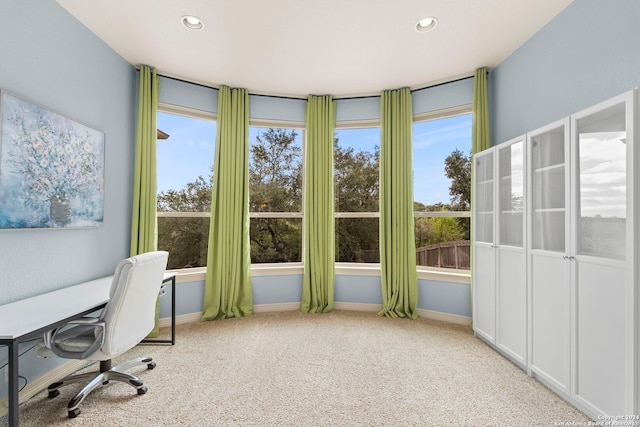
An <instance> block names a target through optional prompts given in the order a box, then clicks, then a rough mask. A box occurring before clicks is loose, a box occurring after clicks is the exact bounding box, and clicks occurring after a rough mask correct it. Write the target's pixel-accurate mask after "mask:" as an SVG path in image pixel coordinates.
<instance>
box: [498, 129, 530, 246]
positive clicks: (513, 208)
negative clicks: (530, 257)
mask: <svg viewBox="0 0 640 427" xmlns="http://www.w3.org/2000/svg"><path fill="white" fill-rule="evenodd" d="M498 153H499V154H498V171H499V172H498V174H499V181H498V188H499V190H498V198H499V200H498V204H499V217H498V221H499V224H500V225H499V230H498V231H499V238H498V242H499V244H500V245H508V246H516V247H519V248H521V247H522V244H523V237H524V233H523V225H524V224H523V209H524V141H518V142H515V143H513V144H509V145H508V146H506V147H501V148H500V149H499V151H498Z"/></svg>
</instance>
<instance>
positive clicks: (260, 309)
mask: <svg viewBox="0 0 640 427" xmlns="http://www.w3.org/2000/svg"><path fill="white" fill-rule="evenodd" d="M296 310H300V303H299V302H282V303H278V304H257V305H254V306H253V312H254V313H272V312H274V311H296Z"/></svg>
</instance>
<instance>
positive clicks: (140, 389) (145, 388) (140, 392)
mask: <svg viewBox="0 0 640 427" xmlns="http://www.w3.org/2000/svg"><path fill="white" fill-rule="evenodd" d="M147 390H149V389H148V388H147V386H142V387H140V388H139V389H138V394H145V393H146V392H147Z"/></svg>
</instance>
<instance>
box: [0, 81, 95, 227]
mask: <svg viewBox="0 0 640 427" xmlns="http://www.w3.org/2000/svg"><path fill="white" fill-rule="evenodd" d="M104 141H105V135H104V133H103V132H101V131H98V130H96V129H93V128H90V127H88V126H85V125H83V124H81V123H78V122H77V121H74V120H72V119H70V118H67V117H65V116H62V115H60V114H58V113H56V112H54V111H51V110H49V109H47V108H45V107H42V106H40V105H37V104H35V103H33V102H31V101H29V100H26V99H24V98H20V97H18V96H16V95H13V94H12V93H10V92H7V91H6V90H0V229H33V228H36V229H42V228H58V229H59V228H86V227H101V226H102V225H103V216H104V148H105V145H104Z"/></svg>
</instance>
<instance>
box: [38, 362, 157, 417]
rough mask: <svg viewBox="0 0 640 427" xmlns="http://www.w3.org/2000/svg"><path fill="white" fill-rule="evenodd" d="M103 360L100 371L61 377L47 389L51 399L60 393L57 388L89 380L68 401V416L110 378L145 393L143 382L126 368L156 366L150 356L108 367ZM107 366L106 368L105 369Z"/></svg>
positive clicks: (75, 413) (73, 415)
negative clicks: (143, 365)
mask: <svg viewBox="0 0 640 427" xmlns="http://www.w3.org/2000/svg"><path fill="white" fill-rule="evenodd" d="M103 363H104V362H100V372H87V373H84V374H77V375H72V376H69V377H66V378H63V379H62V380H61V381H59V382H56V383H53V384H51V385H50V386H49V387H48V388H47V390H48V391H49V398H50V399H53V398H54V397H56V396H58V395H59V394H60V391H59V389H60V388H62V387H64V386H66V385H68V384H73V383H78V382H86V381H88V380H90V382H89V383H88V384H87V385H86V386H84V388H83V389H82V390H80V392H79V393H78V394H76V396H75V397H74V398H73V399H71V400H70V401H69V404H68V405H67V410H68V414H69V418H75V417H77V416H78V415H80V404H81V403H82V401H83V400H84V399H85V398H86V397H87V396H88V395H89V393H91V392H92V391H93V390H95V389H97V388H99V387H102V386H103V385H106V384H108V383H109V381H110V380H114V381H120V382H124V383H127V384H129V385H130V386H132V387H134V388H135V389H136V390H137V392H138V394H139V395H140V394H145V393H146V392H147V387H146V386H145V385H144V384H143V382H142V380H141V379H140V378H139V377H137V376H135V375H131V374H127V373H126V372H124V371H126V370H127V369H129V368H131V367H133V366H136V365H139V364H146V365H147V369H153V368H155V367H156V362H154V361H153V359H151V358H150V357H138V358H137V359H133V360H129V361H128V362H125V363H122V364H120V365H118V366H114V367H112V368H111V367H110V364H109V363H106V364H103ZM105 367H107V369H105Z"/></svg>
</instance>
